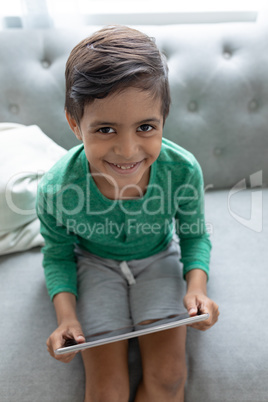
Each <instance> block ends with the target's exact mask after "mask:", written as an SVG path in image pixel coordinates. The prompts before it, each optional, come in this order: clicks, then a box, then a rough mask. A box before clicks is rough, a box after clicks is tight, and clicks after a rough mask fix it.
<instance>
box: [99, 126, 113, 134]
mask: <svg viewBox="0 0 268 402" xmlns="http://www.w3.org/2000/svg"><path fill="white" fill-rule="evenodd" d="M98 131H99V132H100V133H102V134H111V133H114V132H115V131H114V129H113V128H111V127H102V128H99V130H98Z"/></svg>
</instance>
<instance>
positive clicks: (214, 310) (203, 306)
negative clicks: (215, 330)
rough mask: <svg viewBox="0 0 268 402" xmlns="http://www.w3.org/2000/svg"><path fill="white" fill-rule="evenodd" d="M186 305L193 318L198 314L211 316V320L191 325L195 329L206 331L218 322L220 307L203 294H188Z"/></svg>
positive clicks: (185, 298)
mask: <svg viewBox="0 0 268 402" xmlns="http://www.w3.org/2000/svg"><path fill="white" fill-rule="evenodd" d="M184 305H185V307H186V309H187V311H188V314H189V315H190V316H191V317H193V316H195V315H197V314H198V313H199V314H205V313H208V314H209V318H208V319H207V320H205V321H201V322H197V323H196V324H192V325H190V326H191V327H193V328H195V329H199V330H201V331H206V330H207V329H209V328H211V327H212V326H213V325H214V324H215V323H216V322H217V321H218V317H219V314H220V313H219V307H218V305H217V304H216V303H215V302H214V301H213V300H211V299H209V298H208V297H207V296H206V294H204V293H202V292H200V293H199V292H187V293H186V295H185V297H184Z"/></svg>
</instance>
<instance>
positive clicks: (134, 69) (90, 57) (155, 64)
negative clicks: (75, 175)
mask: <svg viewBox="0 0 268 402" xmlns="http://www.w3.org/2000/svg"><path fill="white" fill-rule="evenodd" d="M65 78H66V98H65V109H66V111H67V112H68V113H69V115H70V116H71V117H73V118H74V119H75V120H76V122H77V124H78V125H80V120H81V118H82V117H83V114H84V107H85V105H86V104H88V103H90V102H93V100H94V99H96V98H98V99H102V98H105V97H106V96H108V95H109V94H111V93H113V92H116V91H121V90H123V89H125V88H127V87H135V88H140V89H141V90H145V91H150V92H151V93H152V96H153V97H158V96H159V97H160V98H161V99H162V111H161V112H162V114H163V118H164V122H165V119H166V117H167V115H168V112H169V106H170V90H169V83H168V66H167V62H166V58H165V56H164V55H163V54H161V53H160V51H159V50H158V48H157V46H156V44H155V41H154V39H153V38H150V37H148V36H147V35H145V34H144V33H142V32H139V31H137V30H135V29H132V28H129V27H126V26H120V25H116V26H108V27H106V28H103V29H101V30H100V31H97V32H95V33H94V34H93V35H92V36H90V37H88V38H86V39H84V40H83V41H81V42H80V43H79V44H78V45H77V46H75V47H74V49H73V50H72V51H71V54H70V56H69V58H68V60H67V63H66V71H65Z"/></svg>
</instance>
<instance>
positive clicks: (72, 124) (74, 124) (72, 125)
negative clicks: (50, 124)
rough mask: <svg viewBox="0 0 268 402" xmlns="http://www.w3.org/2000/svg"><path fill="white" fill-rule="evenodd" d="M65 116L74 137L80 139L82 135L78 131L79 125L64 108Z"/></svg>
mask: <svg viewBox="0 0 268 402" xmlns="http://www.w3.org/2000/svg"><path fill="white" fill-rule="evenodd" d="M65 116H66V119H67V121H68V124H69V126H70V129H71V130H72V131H73V132H74V134H75V136H76V138H77V139H78V140H80V141H82V135H81V131H80V127H79V126H78V124H77V122H76V120H75V119H74V118H73V117H71V116H70V115H69V113H68V112H67V111H66V110H65Z"/></svg>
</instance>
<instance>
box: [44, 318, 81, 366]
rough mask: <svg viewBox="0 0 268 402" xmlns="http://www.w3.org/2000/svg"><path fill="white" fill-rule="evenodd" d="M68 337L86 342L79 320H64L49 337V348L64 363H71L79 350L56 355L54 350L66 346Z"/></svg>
mask: <svg viewBox="0 0 268 402" xmlns="http://www.w3.org/2000/svg"><path fill="white" fill-rule="evenodd" d="M66 339H74V340H75V341H76V342H77V343H83V342H85V337H84V334H83V331H82V328H81V325H80V323H79V322H78V321H77V320H73V321H63V322H62V323H61V324H60V325H59V326H58V328H57V329H56V330H55V331H54V332H53V333H52V334H51V335H50V337H49V338H48V339H47V350H48V352H49V353H50V355H51V356H52V357H54V358H55V359H57V360H60V361H62V362H63V363H69V362H70V361H71V360H72V359H73V358H74V357H75V355H76V353H78V352H73V353H68V354H64V355H55V353H54V350H55V349H58V348H61V347H63V346H64V344H65V341H66Z"/></svg>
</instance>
